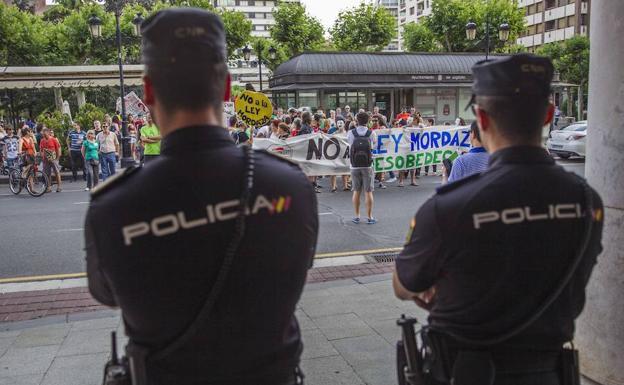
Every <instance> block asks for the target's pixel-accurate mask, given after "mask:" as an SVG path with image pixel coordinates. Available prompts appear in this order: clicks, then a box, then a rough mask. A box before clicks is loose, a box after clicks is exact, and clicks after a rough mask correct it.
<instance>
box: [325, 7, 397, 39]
mask: <svg viewBox="0 0 624 385" xmlns="http://www.w3.org/2000/svg"><path fill="white" fill-rule="evenodd" d="M396 28H397V21H396V18H395V17H393V16H392V15H391V14H390V12H388V10H386V9H385V8H383V7H375V6H373V5H371V4H364V3H362V4H360V6H358V7H357V8H352V9H348V10H346V11H342V12H340V13H339V14H338V18H337V19H336V22H335V23H334V26H333V27H332V29H331V31H330V34H331V36H332V40H333V42H334V44H335V45H336V48H338V49H339V50H342V51H381V50H382V49H383V48H384V47H385V46H387V45H388V44H389V43H390V41H391V40H392V38H394V37H395V36H396Z"/></svg>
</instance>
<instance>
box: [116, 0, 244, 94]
mask: <svg viewBox="0 0 624 385" xmlns="http://www.w3.org/2000/svg"><path fill="white" fill-rule="evenodd" d="M234 5H236V6H239V5H240V0H236V1H234ZM120 100H121V99H120Z"/></svg>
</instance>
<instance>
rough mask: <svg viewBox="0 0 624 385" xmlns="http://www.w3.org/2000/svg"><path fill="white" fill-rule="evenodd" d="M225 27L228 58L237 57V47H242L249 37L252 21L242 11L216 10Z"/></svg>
mask: <svg viewBox="0 0 624 385" xmlns="http://www.w3.org/2000/svg"><path fill="white" fill-rule="evenodd" d="M217 13H218V14H219V16H221V20H223V25H224V27H225V42H226V45H227V55H228V58H230V59H234V58H237V57H238V54H237V52H238V49H239V48H242V47H243V46H244V45H245V43H247V42H248V41H249V39H250V38H251V29H252V23H251V20H248V19H247V17H245V15H244V14H243V13H242V12H238V11H231V10H227V9H225V8H223V9H220V10H219V11H218V12H217Z"/></svg>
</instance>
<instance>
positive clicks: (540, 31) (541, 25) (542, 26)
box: [537, 24, 544, 33]
mask: <svg viewBox="0 0 624 385" xmlns="http://www.w3.org/2000/svg"><path fill="white" fill-rule="evenodd" d="M542 32H544V24H538V25H537V33H542Z"/></svg>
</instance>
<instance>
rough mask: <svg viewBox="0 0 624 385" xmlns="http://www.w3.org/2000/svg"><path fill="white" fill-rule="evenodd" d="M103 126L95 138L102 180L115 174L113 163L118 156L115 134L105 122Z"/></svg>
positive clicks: (117, 142) (117, 141) (117, 143)
mask: <svg viewBox="0 0 624 385" xmlns="http://www.w3.org/2000/svg"><path fill="white" fill-rule="evenodd" d="M103 128H104V129H103V130H102V132H100V133H99V134H98V135H97V137H96V138H95V140H97V142H98V145H99V151H100V164H101V168H102V180H103V181H104V180H106V178H108V177H109V176H112V175H114V174H115V164H116V162H117V157H119V140H118V139H117V135H115V133H113V132H111V131H110V130H109V127H108V125H107V124H104V126H103Z"/></svg>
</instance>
